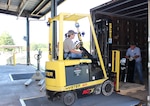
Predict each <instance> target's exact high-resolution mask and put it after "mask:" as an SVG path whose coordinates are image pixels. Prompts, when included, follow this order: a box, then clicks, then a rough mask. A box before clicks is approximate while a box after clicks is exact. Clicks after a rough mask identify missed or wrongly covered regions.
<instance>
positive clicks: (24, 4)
mask: <svg viewBox="0 0 150 106" xmlns="http://www.w3.org/2000/svg"><path fill="white" fill-rule="evenodd" d="M56 1H57V5H60V4H61V3H62V2H64V1H65V0H56ZM50 10H51V0H0V13H4V14H9V15H15V16H17V17H29V18H37V19H39V18H41V17H43V16H45V15H46V14H47V13H48V12H50Z"/></svg>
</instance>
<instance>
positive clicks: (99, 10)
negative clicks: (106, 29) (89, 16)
mask: <svg viewBox="0 0 150 106" xmlns="http://www.w3.org/2000/svg"><path fill="white" fill-rule="evenodd" d="M91 12H93V13H94V14H102V15H108V16H113V17H114V16H116V17H123V18H130V19H135V20H145V19H148V0H112V1H110V2H107V3H105V4H102V5H100V6H97V7H95V8H92V9H91Z"/></svg>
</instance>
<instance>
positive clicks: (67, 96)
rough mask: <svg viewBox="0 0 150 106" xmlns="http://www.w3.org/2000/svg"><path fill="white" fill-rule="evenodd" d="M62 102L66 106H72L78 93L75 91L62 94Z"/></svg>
mask: <svg viewBox="0 0 150 106" xmlns="http://www.w3.org/2000/svg"><path fill="white" fill-rule="evenodd" d="M61 100H62V102H63V103H64V104H65V105H66V106H70V105H72V104H73V103H74V102H75V100H76V92H74V91H69V92H62V94H61Z"/></svg>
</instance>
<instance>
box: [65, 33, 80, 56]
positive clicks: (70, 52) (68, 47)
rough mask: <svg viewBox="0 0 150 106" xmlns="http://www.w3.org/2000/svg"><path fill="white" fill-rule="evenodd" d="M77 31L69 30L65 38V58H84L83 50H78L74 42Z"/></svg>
mask: <svg viewBox="0 0 150 106" xmlns="http://www.w3.org/2000/svg"><path fill="white" fill-rule="evenodd" d="M75 34H77V33H76V32H74V31H73V30H69V31H68V33H67V34H66V39H65V40H64V45H63V46H64V58H65V59H66V58H73V59H79V58H82V51H81V50H79V51H78V50H76V49H75V45H74V43H73V41H72V40H73V39H74V37H75Z"/></svg>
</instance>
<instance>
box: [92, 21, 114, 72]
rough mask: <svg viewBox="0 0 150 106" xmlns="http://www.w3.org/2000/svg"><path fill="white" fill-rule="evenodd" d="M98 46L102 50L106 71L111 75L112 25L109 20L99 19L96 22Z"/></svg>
mask: <svg viewBox="0 0 150 106" xmlns="http://www.w3.org/2000/svg"><path fill="white" fill-rule="evenodd" d="M94 26H95V32H96V35H97V39H98V44H99V46H100V48H101V53H102V57H103V60H104V65H105V68H106V71H107V72H108V73H110V71H111V62H112V23H111V20H108V19H97V20H95V22H94Z"/></svg>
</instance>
